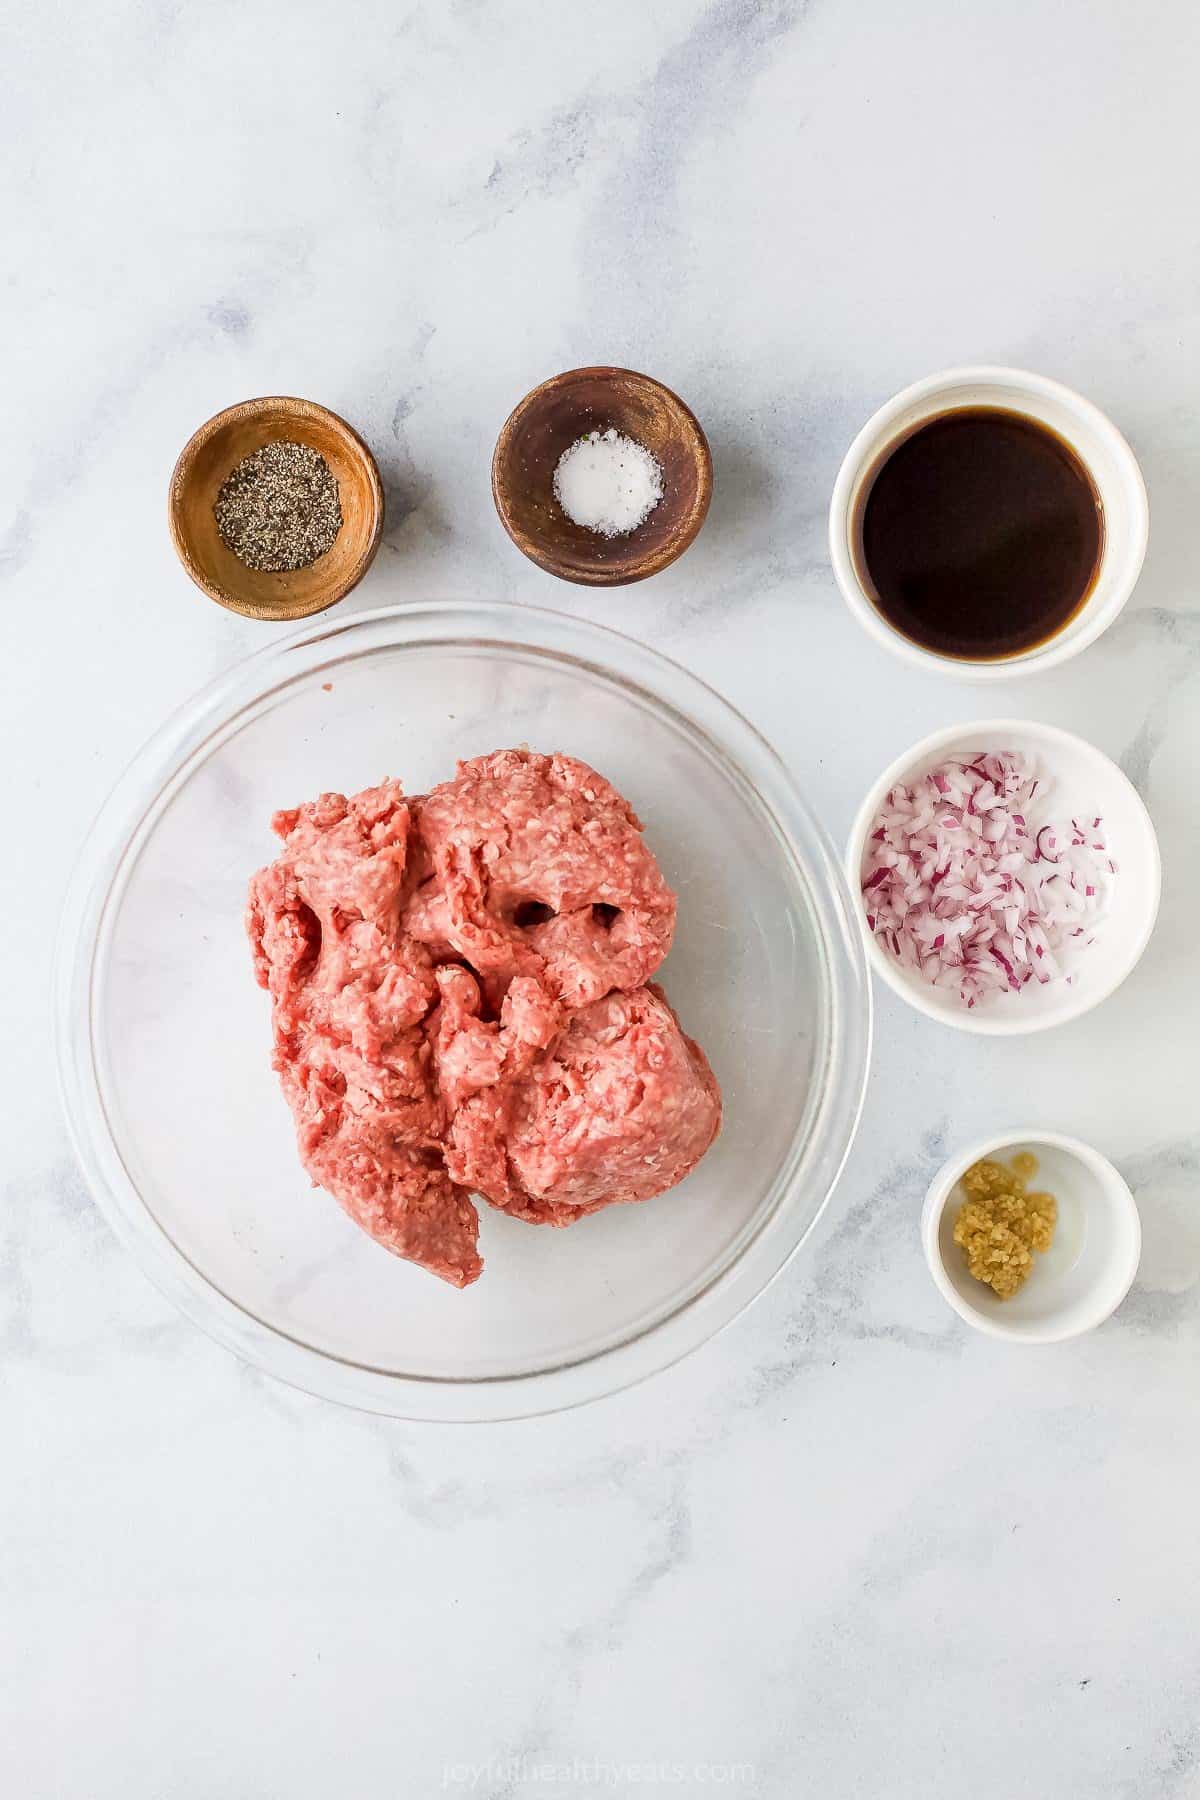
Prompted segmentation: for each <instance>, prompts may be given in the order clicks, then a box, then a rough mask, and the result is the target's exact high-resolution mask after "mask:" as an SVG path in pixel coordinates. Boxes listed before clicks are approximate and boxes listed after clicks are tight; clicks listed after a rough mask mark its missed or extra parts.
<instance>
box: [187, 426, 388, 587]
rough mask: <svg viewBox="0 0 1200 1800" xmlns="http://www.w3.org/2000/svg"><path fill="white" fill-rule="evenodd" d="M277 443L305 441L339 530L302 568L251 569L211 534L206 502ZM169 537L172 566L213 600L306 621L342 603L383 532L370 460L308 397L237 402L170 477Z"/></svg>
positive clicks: (201, 434)
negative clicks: (330, 494)
mask: <svg viewBox="0 0 1200 1800" xmlns="http://www.w3.org/2000/svg"><path fill="white" fill-rule="evenodd" d="M280 439H283V440H285V441H288V442H291V443H295V444H307V445H308V446H309V448H310V449H313V450H316V451H318V452H319V453H320V455H322V456H323V457H324V458H325V461H326V462H327V463H328V464H329V467H330V468H331V469H332V471H333V473H334V475H335V476H336V478H337V484H338V496H339V499H340V502H341V508H342V528H341V530H340V531H339V532H338V534H337V539H336V541H335V543H334V545H333V548H332V549H331V550H329V551H327V552H326V554H325V555H324V556H319V557H318V558H317V560H316V562H314V563H310V564H309V565H308V567H307V568H306V569H290V570H288V571H287V572H286V573H284V574H279V575H274V574H270V573H268V572H266V571H265V570H261V569H248V568H247V567H246V565H245V564H244V563H243V562H240V561H239V560H238V558H237V557H236V556H235V555H234V553H233V551H232V550H230V549H229V548H228V547H227V546H226V544H225V543H224V542H223V541H222V538H221V534H220V532H219V531H218V530H217V521H216V517H215V515H214V513H213V505H214V503H215V501H216V498H217V494H218V493H219V492H220V489H221V485H222V483H223V482H224V480H225V478H226V476H227V475H228V474H229V473H230V472H231V471H232V470H233V469H235V468H236V467H237V465H238V463H240V462H241V461H242V459H243V457H246V456H250V455H251V454H252V453H253V452H254V451H255V450H258V449H261V447H262V445H263V444H269V443H274V442H276V441H278V440H280ZM168 519H169V521H170V526H171V537H172V540H173V542H174V544H175V548H176V550H177V551H178V552H179V560H180V562H181V563H182V564H183V566H184V568H185V569H186V570H187V572H188V574H189V575H190V576H191V578H192V580H193V581H194V582H195V583H196V586H197V587H198V588H202V589H203V590H204V592H205V593H206V594H207V595H208V597H209V599H210V600H216V601H219V603H220V604H221V605H222V606H227V607H229V609H230V611H231V612H236V613H242V614H244V615H245V616H246V617H247V618H250V619H306V618H307V617H308V616H309V614H310V613H318V612H323V611H324V610H325V608H326V607H327V606H333V605H334V604H335V602H336V601H338V600H341V599H343V598H344V596H345V595H346V594H348V593H349V592H350V590H351V588H352V587H354V586H356V584H357V583H358V582H360V581H361V580H362V578H363V576H364V575H365V574H366V572H367V570H368V569H369V568H370V566H371V562H372V559H373V558H374V555H375V552H376V550H378V548H379V539H380V537H381V535H382V532H383V484H382V483H381V481H380V479H379V470H378V469H377V468H376V466H375V458H374V457H373V456H372V455H371V452H370V451H369V450H368V449H367V446H366V445H365V444H364V443H363V441H362V439H361V438H360V437H359V435H358V433H357V432H356V431H352V430H351V429H350V427H349V425H347V423H346V421H345V420H344V419H339V418H338V416H337V414H336V413H332V412H329V411H328V409H327V408H326V407H324V406H317V405H315V404H314V403H313V401H311V400H291V399H286V398H280V397H279V396H276V397H273V398H271V399H265V400H243V402H242V403H241V405H240V406H230V407H227V408H226V410H225V411H224V412H221V413H218V414H217V415H216V417H215V418H213V419H209V421H208V423H207V424H206V425H202V426H201V427H200V429H199V431H197V432H196V433H195V434H194V435H193V436H192V437H190V438H189V439H188V441H187V443H186V444H185V445H184V447H183V452H182V454H181V456H180V458H179V461H178V462H177V463H176V464H175V472H174V474H173V475H172V477H171V493H170V499H169V502H168Z"/></svg>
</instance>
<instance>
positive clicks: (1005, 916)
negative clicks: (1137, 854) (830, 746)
mask: <svg viewBox="0 0 1200 1800" xmlns="http://www.w3.org/2000/svg"><path fill="white" fill-rule="evenodd" d="M1048 792H1049V790H1048V784H1047V783H1046V782H1045V781H1044V780H1043V779H1042V778H1041V777H1039V776H1035V774H1034V768H1033V763H1032V761H1031V759H1030V758H1029V757H1026V756H1022V755H1020V754H1018V753H1017V752H1015V751H1008V750H1005V751H1000V752H983V751H980V752H977V753H975V754H973V755H971V756H961V757H952V758H950V759H948V760H947V761H946V762H944V763H943V764H942V765H941V766H940V767H939V768H936V769H933V770H931V771H930V773H929V774H928V775H925V776H923V777H922V778H921V780H919V781H917V782H914V783H912V784H910V785H905V784H903V783H899V784H897V786H896V787H894V788H893V789H892V791H891V793H890V794H889V795H888V796H887V799H886V800H885V802H884V804H883V806H882V807H881V809H880V812H879V815H878V817H877V819H876V821H875V827H874V829H873V831H872V832H871V834H870V836H869V838H868V841H867V849H866V853H865V856H864V859H863V868H862V889H863V893H864V894H868V893H869V894H870V897H871V900H870V906H871V910H870V913H869V915H868V919H867V923H868V926H869V928H870V930H871V931H872V932H873V933H874V935H875V936H876V937H877V938H878V939H879V940H880V942H881V943H882V944H883V946H884V948H885V949H886V950H887V951H888V953H889V954H890V955H891V956H894V957H895V958H896V960H897V961H898V962H899V963H901V964H902V966H904V967H905V968H912V969H917V970H919V972H920V973H921V975H923V976H924V978H925V980H926V981H928V982H930V983H931V984H932V985H934V986H935V987H941V988H946V989H949V990H952V991H954V992H956V993H957V994H958V997H959V999H960V1000H962V1002H963V1003H964V1005H966V1006H968V1007H973V1006H975V1005H976V1004H977V1003H978V1002H980V1001H985V1000H989V999H992V998H994V997H995V996H996V995H997V994H1001V993H1004V992H1006V991H1009V992H1014V993H1019V992H1020V991H1021V990H1022V989H1023V988H1024V987H1025V986H1026V984H1027V983H1028V982H1029V981H1031V980H1035V979H1036V981H1037V982H1038V983H1039V984H1042V985H1045V984H1046V983H1048V982H1051V981H1059V980H1065V981H1067V982H1072V981H1074V979H1075V976H1074V972H1072V973H1071V974H1064V972H1063V970H1062V967H1061V965H1060V961H1059V956H1060V954H1061V952H1062V951H1063V950H1064V949H1065V948H1066V947H1067V946H1068V944H1073V945H1075V946H1076V948H1086V947H1087V946H1088V945H1089V944H1091V943H1093V942H1094V941H1095V939H1094V936H1088V937H1087V938H1086V942H1085V943H1083V944H1082V945H1080V944H1078V940H1079V939H1080V938H1082V937H1083V936H1084V932H1085V926H1084V925H1083V924H1082V923H1081V921H1082V920H1084V919H1086V920H1087V921H1088V922H1089V924H1090V923H1092V922H1094V920H1095V918H1096V915H1097V914H1098V912H1099V911H1100V909H1101V908H1102V907H1103V905H1104V903H1105V901H1106V899H1107V894H1108V889H1109V887H1110V886H1111V877H1112V876H1115V875H1116V873H1117V865H1116V863H1115V861H1114V860H1113V859H1112V858H1111V857H1109V856H1108V855H1107V851H1106V845H1105V841H1104V836H1103V832H1102V826H1103V820H1102V819H1101V818H1100V816H1099V815H1096V816H1094V817H1093V818H1091V820H1090V822H1087V823H1085V822H1084V820H1083V819H1082V818H1075V819H1072V820H1071V821H1070V825H1069V828H1064V826H1063V824H1062V823H1061V822H1058V823H1057V824H1056V822H1055V821H1054V820H1052V819H1047V818H1046V817H1045V812H1046V805H1045V802H1046V800H1047V799H1048ZM1039 796H1040V799H1039V801H1038V811H1039V812H1041V814H1042V820H1041V822H1040V823H1038V821H1037V820H1036V819H1035V818H1034V801H1035V798H1038V797H1039ZM1060 877H1065V879H1060Z"/></svg>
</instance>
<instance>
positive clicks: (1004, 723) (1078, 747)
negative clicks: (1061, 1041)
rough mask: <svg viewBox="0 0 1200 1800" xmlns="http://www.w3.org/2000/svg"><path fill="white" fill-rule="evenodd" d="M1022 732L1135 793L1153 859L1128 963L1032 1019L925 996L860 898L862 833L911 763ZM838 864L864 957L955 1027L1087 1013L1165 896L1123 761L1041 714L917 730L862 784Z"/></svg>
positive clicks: (1144, 810)
mask: <svg viewBox="0 0 1200 1800" xmlns="http://www.w3.org/2000/svg"><path fill="white" fill-rule="evenodd" d="M1018 732H1019V733H1022V734H1024V735H1026V736H1028V735H1033V736H1034V737H1040V738H1043V739H1045V740H1047V741H1049V742H1050V743H1054V744H1061V745H1064V746H1068V745H1069V746H1070V747H1071V749H1072V750H1074V751H1077V752H1082V753H1084V754H1085V755H1086V756H1088V757H1090V758H1092V759H1093V760H1094V761H1096V762H1097V763H1098V764H1099V765H1101V766H1102V767H1103V769H1104V771H1105V778H1106V779H1107V780H1109V781H1111V782H1114V783H1115V785H1117V786H1118V787H1120V788H1122V790H1123V791H1125V792H1126V793H1127V794H1128V796H1129V798H1130V799H1132V800H1133V801H1134V802H1135V804H1136V808H1137V810H1138V812H1139V815H1140V817H1141V820H1142V822H1143V823H1144V825H1145V827H1146V835H1147V843H1148V845H1149V848H1150V852H1151V864H1150V868H1149V869H1148V870H1147V884H1148V885H1147V891H1148V895H1149V899H1148V904H1147V908H1146V915H1145V918H1144V920H1143V922H1142V926H1141V928H1140V930H1139V931H1138V932H1137V933H1136V935H1135V936H1134V937H1133V939H1132V940H1131V942H1132V944H1133V946H1134V947H1133V953H1132V955H1131V956H1130V957H1129V959H1128V961H1127V962H1126V964H1125V966H1124V967H1123V968H1121V970H1120V971H1119V973H1118V974H1117V975H1116V976H1115V978H1114V979H1113V980H1111V981H1109V982H1107V983H1101V984H1099V985H1096V986H1093V987H1090V988H1089V987H1086V986H1085V987H1076V988H1073V989H1072V990H1071V991H1070V992H1069V993H1068V994H1067V995H1066V997H1065V998H1064V999H1063V1000H1062V1002H1061V1004H1060V1005H1059V1006H1058V1007H1057V1008H1055V1009H1054V1010H1052V1011H1049V1012H1045V1013H1039V1014H1036V1015H1033V1016H1031V1017H1030V1018H1029V1019H1021V1018H1019V1017H1013V1016H1012V1015H1011V1014H1008V1015H1002V1016H1000V1017H996V1016H989V1013H988V1011H987V1009H986V1008H985V1007H979V1008H976V1009H974V1010H973V1011H970V1012H968V1011H967V1009H966V1007H961V1008H960V1009H959V1010H958V1011H957V1012H951V1011H950V1010H949V1009H946V1010H943V1009H942V1008H940V1007H938V1006H936V1005H935V1004H934V1002H933V1001H932V999H929V998H927V991H928V992H932V990H927V986H926V984H924V983H922V984H920V985H918V983H917V982H916V981H915V980H912V979H910V977H909V976H908V975H907V974H906V973H905V972H904V970H902V969H901V967H900V965H899V964H898V963H897V962H896V961H895V960H894V959H893V958H892V957H890V956H888V955H887V954H886V952H885V951H884V950H882V949H881V948H880V945H879V940H878V939H877V938H876V937H875V935H874V933H873V932H872V931H870V930H869V928H868V926H867V920H866V914H865V911H864V909H863V905H862V854H863V847H864V845H865V843H866V840H867V832H868V831H869V830H870V827H871V822H872V820H873V819H874V817H875V815H876V813H877V812H878V810H879V807H880V806H881V804H882V802H883V800H884V798H885V797H886V795H887V794H888V793H889V792H890V790H891V789H892V788H893V787H895V785H896V783H897V782H898V781H899V780H901V779H902V777H903V776H904V775H905V774H906V773H907V771H908V770H909V769H911V768H912V767H913V766H914V765H915V764H916V763H920V762H923V761H924V760H925V758H926V757H928V756H931V755H932V754H934V752H936V751H938V750H942V749H948V748H949V746H950V745H951V744H954V743H956V742H958V741H959V740H960V739H962V738H964V737H967V738H969V737H974V736H976V735H978V736H980V737H982V736H984V735H987V736H988V737H991V738H1003V737H1004V736H1005V735H1007V734H1010V733H1018ZM843 868H844V872H845V876H846V880H847V883H848V884H849V886H850V890H851V892H852V894H853V895H854V900H855V914H856V917H857V919H858V924H859V930H860V931H861V933H862V936H863V940H864V943H865V945H866V952H867V961H868V962H869V964H870V966H871V968H872V969H873V970H874V972H875V973H876V974H877V975H878V976H879V977H880V979H881V980H882V981H884V982H885V983H886V985H887V986H888V987H890V988H891V990H892V992H893V993H894V994H898V995H899V996H900V998H901V999H902V1000H906V1001H907V1002H908V1004H909V1005H910V1006H912V1007H914V1008H915V1009H916V1011H917V1012H919V1013H923V1014H924V1015H925V1017H926V1018H927V1019H933V1020H935V1021H936V1023H937V1024H939V1025H947V1026H949V1027H950V1029H951V1030H952V1031H967V1032H972V1033H973V1034H974V1035H975V1036H977V1037H1029V1036H1032V1034H1033V1033H1034V1032H1038V1031H1050V1030H1053V1029H1054V1028H1055V1027H1056V1026H1058V1025H1067V1024H1070V1023H1071V1022H1072V1021H1073V1020H1075V1019H1081V1018H1082V1017H1083V1016H1084V1014H1085V1013H1089V1012H1091V1011H1092V1009H1093V1008H1094V1007H1097V1006H1099V1005H1101V1004H1102V1002H1103V1001H1105V1000H1107V999H1109V998H1110V997H1111V996H1112V995H1113V994H1115V993H1116V991H1117V989H1118V988H1119V987H1120V986H1121V985H1122V983H1123V982H1124V981H1126V980H1127V979H1128V978H1129V976H1130V975H1132V974H1133V971H1134V970H1135V969H1136V967H1137V965H1138V963H1139V962H1140V961H1141V959H1142V956H1143V955H1144V953H1145V950H1146V946H1147V945H1148V944H1149V942H1150V939H1151V937H1152V936H1153V934H1154V927H1155V924H1156V922H1157V920H1158V909H1159V904H1160V901H1161V898H1162V853H1161V851H1160V849H1159V843H1158V833H1157V831H1156V830H1155V827H1154V820H1153V819H1152V818H1151V816H1150V809H1149V808H1148V807H1147V805H1146V802H1145V801H1144V800H1143V799H1142V796H1141V795H1140V794H1139V793H1138V791H1137V789H1136V788H1135V787H1134V785H1133V783H1132V782H1131V781H1130V779H1129V777H1128V775H1126V773H1125V771H1124V769H1122V768H1120V767H1118V765H1117V764H1116V763H1115V762H1114V761H1113V759H1112V758H1111V757H1110V756H1109V755H1108V754H1107V753H1106V752H1105V751H1103V750H1101V749H1100V748H1099V747H1098V746H1097V745H1096V744H1093V743H1092V742H1091V741H1090V740H1089V739H1088V738H1085V737H1080V735H1079V734H1078V732H1074V731H1068V730H1067V729H1066V728H1065V727H1064V726H1062V725H1047V724H1045V723H1043V721H1042V720H1040V719H1013V718H1009V719H964V720H962V721H960V722H959V723H957V724H954V725H944V726H942V727H941V728H940V729H939V730H937V731H931V732H930V733H929V735H928V736H927V737H923V738H919V739H918V740H917V742H916V743H915V744H913V745H912V746H911V747H910V748H909V749H908V750H906V751H904V752H903V753H902V754H901V755H900V756H897V757H896V758H895V759H894V760H893V761H892V762H891V763H889V764H888V766H887V768H885V769H884V771H883V773H882V774H881V775H880V776H879V777H878V778H877V779H876V780H875V781H874V782H872V784H871V786H870V787H869V788H868V789H867V792H866V794H865V796H864V797H863V800H862V802H861V804H860V805H859V807H858V810H857V811H856V813H855V815H854V822H853V824H852V825H851V827H850V832H849V835H848V837H847V840H846V853H845V858H844V862H843Z"/></svg>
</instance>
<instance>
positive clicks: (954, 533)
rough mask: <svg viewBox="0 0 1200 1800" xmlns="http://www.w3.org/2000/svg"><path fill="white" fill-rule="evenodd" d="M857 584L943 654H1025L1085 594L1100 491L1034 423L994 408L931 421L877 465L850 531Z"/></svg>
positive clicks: (1071, 455) (1100, 524)
mask: <svg viewBox="0 0 1200 1800" xmlns="http://www.w3.org/2000/svg"><path fill="white" fill-rule="evenodd" d="M858 537H859V542H860V545H861V557H862V562H863V564H864V568H863V569H860V571H859V572H860V574H865V577H866V583H865V584H866V586H867V588H868V591H869V592H871V593H872V595H873V597H874V600H875V605H876V606H877V607H878V609H879V611H880V612H881V613H882V614H883V616H884V618H885V619H887V621H888V622H889V624H891V625H893V626H895V628H896V630H897V631H901V632H903V633H904V635H905V637H907V638H911V639H912V641H913V642H914V643H916V644H920V645H921V646H922V648H923V649H926V650H934V651H936V652H938V654H939V655H942V656H957V657H967V658H981V659H986V658H992V657H1002V656H1013V655H1015V654H1017V653H1018V652H1019V651H1022V650H1031V649H1033V648H1034V646H1035V645H1037V644H1042V643H1045V641H1046V639H1047V638H1051V637H1053V636H1054V634H1055V632H1057V631H1061V629H1062V627H1063V626H1064V625H1065V624H1067V622H1068V620H1069V619H1071V617H1072V616H1073V615H1074V613H1075V612H1076V611H1077V610H1078V608H1079V607H1080V606H1081V605H1082V604H1083V601H1084V600H1085V599H1086V598H1087V595H1088V593H1089V591H1090V589H1091V586H1092V583H1093V582H1094V580H1095V578H1096V571H1097V569H1098V568H1099V566H1100V556H1101V552H1102V550H1103V547H1104V517H1103V512H1102V510H1101V505H1100V497H1099V495H1098V494H1097V492H1096V489H1095V487H1094V485H1093V483H1092V480H1091V477H1090V476H1089V474H1088V472H1087V470H1086V469H1085V467H1084V465H1083V464H1082V463H1081V462H1080V460H1079V458H1078V457H1077V456H1076V454H1075V452H1074V451H1073V450H1072V449H1071V448H1070V446H1069V445H1067V444H1065V443H1064V442H1063V440H1062V439H1061V438H1060V437H1057V436H1056V435H1055V433H1054V432H1052V431H1051V430H1049V428H1048V427H1047V426H1045V425H1041V424H1038V423H1037V422H1036V421H1035V420H1033V419H1030V418H1027V417H1025V415H1024V414H1021V413H1012V412H1006V411H1004V410H1003V409H1001V408H999V407H983V406H980V407H964V408H962V409H961V410H958V411H955V412H948V413H943V414H942V415H941V417H940V418H935V419H930V420H928V421H927V422H926V423H925V424H924V425H921V426H919V427H918V428H917V430H916V431H914V432H913V433H912V434H911V436H909V437H906V438H905V439H904V440H903V441H902V442H901V443H900V444H898V445H897V446H896V448H895V449H894V450H892V451H891V452H889V453H888V455H887V456H886V457H885V458H884V460H883V461H882V462H881V463H880V465H879V468H878V470H877V471H876V474H875V477H874V479H873V481H872V482H871V484H870V486H869V487H868V489H867V494H866V500H865V502H864V504H863V506H862V518H861V528H860V531H859V534H858Z"/></svg>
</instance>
